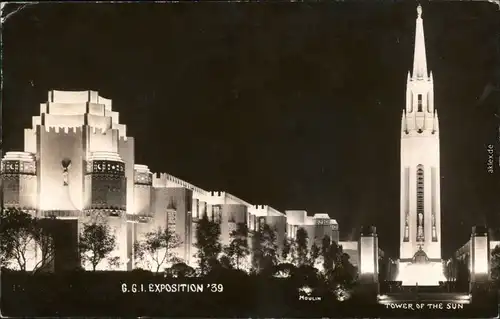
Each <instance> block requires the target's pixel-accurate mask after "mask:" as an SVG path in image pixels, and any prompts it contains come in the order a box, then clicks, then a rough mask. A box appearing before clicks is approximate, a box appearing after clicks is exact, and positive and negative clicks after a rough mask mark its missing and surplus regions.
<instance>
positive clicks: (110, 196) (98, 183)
mask: <svg viewBox="0 0 500 319" xmlns="http://www.w3.org/2000/svg"><path fill="white" fill-rule="evenodd" d="M87 170H88V172H87V174H88V175H90V179H89V182H90V190H91V197H90V206H89V207H88V209H91V210H94V209H110V210H118V211H123V212H125V211H126V208H127V201H126V193H127V184H126V180H125V164H124V163H123V162H120V161H118V160H105V159H99V160H90V161H89V162H88V167H87Z"/></svg>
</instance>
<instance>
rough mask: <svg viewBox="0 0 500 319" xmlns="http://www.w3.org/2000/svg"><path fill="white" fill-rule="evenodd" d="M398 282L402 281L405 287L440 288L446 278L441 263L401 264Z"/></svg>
mask: <svg viewBox="0 0 500 319" xmlns="http://www.w3.org/2000/svg"><path fill="white" fill-rule="evenodd" d="M396 281H401V283H402V285H403V286H416V285H418V286H439V282H440V281H446V277H445V276H444V273H443V264H442V263H441V262H436V261H434V262H427V263H412V262H400V263H399V268H398V276H397V279H396Z"/></svg>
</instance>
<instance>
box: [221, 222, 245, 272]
mask: <svg viewBox="0 0 500 319" xmlns="http://www.w3.org/2000/svg"><path fill="white" fill-rule="evenodd" d="M230 236H231V242H230V243H229V245H228V246H227V247H225V248H224V252H225V253H226V255H227V257H228V258H229V259H230V261H231V264H232V265H233V266H234V267H235V268H236V269H238V270H239V269H240V267H241V262H242V261H243V260H244V258H245V257H246V256H248V254H249V253H250V249H249V247H248V227H247V225H246V223H238V224H236V229H235V230H233V231H232V232H231V234H230Z"/></svg>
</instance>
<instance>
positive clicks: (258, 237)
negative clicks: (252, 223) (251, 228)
mask: <svg viewBox="0 0 500 319" xmlns="http://www.w3.org/2000/svg"><path fill="white" fill-rule="evenodd" d="M252 239H253V240H252V241H253V245H252V252H253V256H252V264H253V267H254V269H255V270H256V271H257V272H258V273H260V272H262V271H264V270H269V271H272V269H273V267H274V265H276V263H277V261H278V245H277V244H276V232H275V230H274V229H273V228H271V226H269V225H268V224H264V225H263V226H262V228H261V229H259V230H258V231H256V232H255V233H254V236H253V238H252Z"/></svg>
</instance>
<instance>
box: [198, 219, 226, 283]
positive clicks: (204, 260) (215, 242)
mask: <svg viewBox="0 0 500 319" xmlns="http://www.w3.org/2000/svg"><path fill="white" fill-rule="evenodd" d="M219 238H220V224H219V223H218V222H217V221H215V220H209V219H208V216H207V214H204V215H203V217H202V218H201V219H200V220H199V221H198V227H197V228H196V243H195V245H194V246H195V247H196V248H197V252H196V255H195V257H197V258H198V267H199V268H200V272H201V274H202V275H206V274H207V273H208V272H209V271H210V270H211V269H212V268H213V266H214V265H215V264H217V258H218V257H219V254H220V253H221V251H222V245H221V244H220V241H219Z"/></svg>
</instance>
